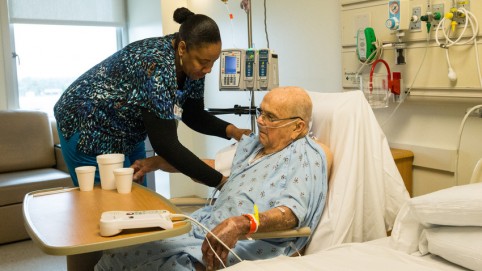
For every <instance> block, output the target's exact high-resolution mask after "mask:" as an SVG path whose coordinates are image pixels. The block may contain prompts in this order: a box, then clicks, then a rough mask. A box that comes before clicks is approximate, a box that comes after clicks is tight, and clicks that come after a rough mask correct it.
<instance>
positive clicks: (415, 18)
mask: <svg viewBox="0 0 482 271" xmlns="http://www.w3.org/2000/svg"><path fill="white" fill-rule="evenodd" d="M421 17H422V7H414V8H412V18H411V20H410V27H409V29H410V31H411V32H418V31H422V21H421Z"/></svg>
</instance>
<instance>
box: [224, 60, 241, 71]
mask: <svg viewBox="0 0 482 271" xmlns="http://www.w3.org/2000/svg"><path fill="white" fill-rule="evenodd" d="M224 61H225V63H224V64H225V66H224V69H225V70H224V72H225V73H226V74H236V67H237V64H238V63H237V59H236V57H235V56H225V57H224Z"/></svg>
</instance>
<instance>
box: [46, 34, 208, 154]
mask: <svg viewBox="0 0 482 271" xmlns="http://www.w3.org/2000/svg"><path fill="white" fill-rule="evenodd" d="M173 39H174V35H167V36H164V37H156V38H148V39H144V40H140V41H136V42H133V43H131V44H129V45H127V46H126V47H125V48H123V49H122V50H120V51H118V52H116V53H115V54H113V55H112V56H110V57H109V58H107V59H105V60H104V61H102V62H101V63H99V64H97V65H96V66H94V67H92V68H91V69H90V70H88V71H87V72H86V73H84V74H83V75H82V76H80V77H79V78H78V79H77V80H76V81H75V82H73V83H72V85H70V86H69V87H68V88H67V89H66V90H65V92H64V93H63V94H62V96H61V97H60V99H59V101H58V102H57V103H56V105H55V107H54V114H55V118H56V120H57V123H58V126H59V128H60V130H61V132H62V135H63V136H64V137H65V138H66V139H67V140H68V139H69V138H70V137H71V136H72V135H73V134H74V133H77V132H78V133H80V137H79V142H78V145H77V148H78V150H79V151H82V152H83V153H86V154H89V155H96V154H99V153H124V154H129V153H131V152H132V151H133V150H134V148H135V147H136V145H137V144H138V143H140V142H142V141H144V140H145V139H146V137H147V133H146V129H145V128H144V124H143V122H142V115H141V111H142V109H147V110H149V111H150V112H154V113H155V114H156V115H157V116H158V117H159V118H161V119H168V120H169V119H175V115H174V111H173V108H174V105H176V104H177V105H178V106H180V107H182V105H183V104H184V102H185V101H186V99H187V97H190V98H194V99H201V98H203V97H204V78H201V79H199V80H190V79H189V78H187V79H186V82H185V84H184V89H183V90H178V85H177V81H176V68H175V64H174V60H175V50H174V47H173V46H172V43H171V42H172V40H173Z"/></svg>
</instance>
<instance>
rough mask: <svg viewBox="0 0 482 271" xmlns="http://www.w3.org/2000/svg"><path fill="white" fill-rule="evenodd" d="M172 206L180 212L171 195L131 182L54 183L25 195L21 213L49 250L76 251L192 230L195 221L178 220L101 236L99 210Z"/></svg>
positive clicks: (54, 252) (32, 234) (59, 252)
mask: <svg viewBox="0 0 482 271" xmlns="http://www.w3.org/2000/svg"><path fill="white" fill-rule="evenodd" d="M142 210H168V211H170V212H171V213H182V212H181V211H180V210H179V209H178V208H177V207H176V206H174V205H173V204H171V203H170V202H169V200H167V199H166V198H164V197H163V196H161V195H159V194H157V193H155V192H154V191H152V190H150V189H148V188H145V187H143V186H141V185H138V184H133V186H132V192H131V193H129V194H119V193H117V191H116V190H102V189H101V188H100V186H96V187H95V188H94V190H92V191H88V192H82V191H80V190H79V189H75V188H74V189H65V190H63V189H62V188H59V189H52V190H47V191H46V190H41V191H34V192H31V193H29V194H27V195H26V196H25V199H24V204H23V215H24V219H25V227H26V229H27V232H28V233H29V235H30V237H31V238H32V239H33V240H34V242H36V243H37V244H38V245H39V246H40V248H41V249H42V250H43V251H44V252H45V253H47V254H51V255H73V254H80V253H87V252H93V251H100V250H105V249H111V248H117V247H124V246H129V245H134V244H140V243H146V242H150V241H155V240H160V239H166V238H170V237H174V236H178V235H181V234H184V233H187V232H189V230H190V229H191V223H190V222H188V221H179V222H175V223H174V228H173V229H170V230H163V229H161V228H147V229H146V228H144V229H135V230H134V229H132V230H123V231H122V232H121V233H120V234H118V235H115V236H111V237H103V236H100V216H101V214H102V213H103V212H105V211H142Z"/></svg>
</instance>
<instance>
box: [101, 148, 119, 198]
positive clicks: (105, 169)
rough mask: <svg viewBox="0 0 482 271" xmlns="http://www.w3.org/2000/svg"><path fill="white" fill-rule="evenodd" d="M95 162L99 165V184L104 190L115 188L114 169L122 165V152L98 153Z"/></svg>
mask: <svg viewBox="0 0 482 271" xmlns="http://www.w3.org/2000/svg"><path fill="white" fill-rule="evenodd" d="M97 164H98V165H99V175H100V186H101V187H102V189H104V190H114V189H115V188H116V186H115V177H114V169H117V168H122V167H123V165H124V154H122V153H109V154H101V155H98V156H97Z"/></svg>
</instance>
